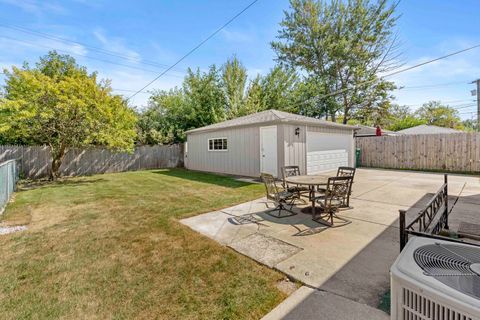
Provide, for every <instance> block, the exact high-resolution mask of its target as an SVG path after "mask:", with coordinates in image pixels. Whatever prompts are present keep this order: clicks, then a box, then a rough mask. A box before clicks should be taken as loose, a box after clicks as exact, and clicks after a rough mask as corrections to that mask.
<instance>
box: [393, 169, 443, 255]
mask: <svg viewBox="0 0 480 320" xmlns="http://www.w3.org/2000/svg"><path fill="white" fill-rule="evenodd" d="M399 212H400V219H399V222H400V250H403V248H404V247H405V245H406V244H407V241H408V236H409V235H416V236H425V237H435V238H444V237H441V236H438V235H439V234H440V232H441V231H442V230H444V229H447V230H448V176H447V174H445V175H444V183H443V185H442V186H441V187H440V189H439V190H438V191H437V193H436V194H435V195H434V196H433V198H432V199H430V201H429V202H428V203H427V205H426V206H425V208H424V209H422V210H421V211H420V212H419V213H418V216H417V217H416V218H415V219H413V221H412V222H410V223H409V224H408V225H406V214H407V211H405V210H399Z"/></svg>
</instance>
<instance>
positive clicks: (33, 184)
mask: <svg viewBox="0 0 480 320" xmlns="http://www.w3.org/2000/svg"><path fill="white" fill-rule="evenodd" d="M102 181H105V179H103V178H97V179H89V180H83V179H82V180H81V179H69V178H62V179H61V180H57V181H51V180H26V181H21V182H20V183H19V185H18V188H17V191H28V190H33V189H38V188H59V187H65V186H81V185H89V184H93V183H98V182H102Z"/></svg>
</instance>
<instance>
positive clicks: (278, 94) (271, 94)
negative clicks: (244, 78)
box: [260, 65, 298, 111]
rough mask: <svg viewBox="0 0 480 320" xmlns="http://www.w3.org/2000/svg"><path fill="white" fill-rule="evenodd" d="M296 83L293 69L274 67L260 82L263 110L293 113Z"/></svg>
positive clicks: (296, 76)
mask: <svg viewBox="0 0 480 320" xmlns="http://www.w3.org/2000/svg"><path fill="white" fill-rule="evenodd" d="M297 83H298V75H297V73H296V72H295V70H294V69H292V68H288V67H284V66H281V65H277V66H275V67H274V68H273V69H272V70H270V72H269V73H268V74H267V75H266V76H264V77H262V78H261V80H260V86H261V88H262V99H263V104H264V108H265V109H277V110H284V111H295V110H294V109H295V108H296V107H295V106H294V104H293V98H294V94H295V90H296V86H297Z"/></svg>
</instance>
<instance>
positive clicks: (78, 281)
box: [0, 169, 285, 319]
mask: <svg viewBox="0 0 480 320" xmlns="http://www.w3.org/2000/svg"><path fill="white" fill-rule="evenodd" d="M23 189H24V190H21V191H19V192H17V193H16V195H15V200H14V202H12V203H11V204H10V205H9V206H8V207H7V210H6V213H5V215H4V216H3V217H2V224H4V225H5V224H7V225H8V224H10V225H12V224H13V225H14V224H24V223H26V224H27V225H28V228H29V229H28V230H27V231H23V232H20V233H16V234H10V235H5V236H0V257H1V258H0V275H1V276H0V315H1V318H5V319H19V318H35V319H51V318H68V319H80V318H82V319H85V318H96V319H130V318H138V319H154V318H155V319H257V318H260V317H261V316H262V315H264V314H265V313H267V312H268V311H269V310H271V309H272V308H273V307H274V306H275V305H277V304H278V303H279V302H281V301H282V299H284V298H285V295H284V294H283V293H282V292H280V291H279V290H278V289H277V287H276V283H277V282H278V281H280V280H281V279H282V278H283V276H282V275H281V274H280V273H278V272H275V271H273V270H270V269H268V268H266V267H263V266H260V265H258V264H257V263H255V262H254V261H252V260H250V259H248V258H246V257H244V256H242V255H240V254H237V253H236V252H234V251H232V250H230V249H228V248H225V247H223V246H220V245H218V244H217V243H216V242H214V241H212V240H210V239H208V238H206V237H204V236H201V235H200V234H197V233H196V232H194V231H192V230H190V229H189V228H187V227H185V226H183V225H182V224H180V223H179V222H178V219H180V218H185V217H189V216H192V215H196V214H199V213H202V212H208V211H211V210H215V209H219V208H223V207H227V206H230V205H233V204H237V203H241V202H244V201H247V200H250V199H254V198H258V197H260V196H261V195H262V194H263V187H262V186H261V185H256V184H248V183H244V182H239V181H236V180H233V179H231V178H228V177H221V176H216V175H210V174H203V173H196V172H189V171H185V170H182V169H174V170H153V171H140V172H127V173H117V174H105V175H97V176H92V177H82V178H73V179H67V180H64V181H59V182H56V183H48V184H44V185H37V186H25V187H24V188H23Z"/></svg>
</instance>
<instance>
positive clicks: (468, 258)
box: [413, 243, 480, 299]
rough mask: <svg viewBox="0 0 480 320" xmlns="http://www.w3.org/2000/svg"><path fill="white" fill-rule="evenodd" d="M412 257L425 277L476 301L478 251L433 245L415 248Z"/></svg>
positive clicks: (479, 296) (479, 295)
mask: <svg viewBox="0 0 480 320" xmlns="http://www.w3.org/2000/svg"><path fill="white" fill-rule="evenodd" d="M413 257H414V259H415V262H416V263H417V264H418V266H419V267H420V268H422V270H423V272H424V274H425V275H427V276H432V277H434V278H435V279H437V280H438V281H440V282H442V283H444V284H445V285H447V286H449V287H451V288H453V289H455V290H458V291H460V292H463V293H465V294H468V295H470V296H472V297H475V298H477V299H480V274H479V266H480V248H475V247H467V246H460V245H450V244H440V243H437V244H430V245H425V246H421V247H419V248H417V249H416V250H415V251H414V253H413Z"/></svg>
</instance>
